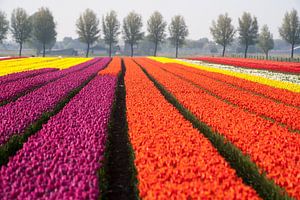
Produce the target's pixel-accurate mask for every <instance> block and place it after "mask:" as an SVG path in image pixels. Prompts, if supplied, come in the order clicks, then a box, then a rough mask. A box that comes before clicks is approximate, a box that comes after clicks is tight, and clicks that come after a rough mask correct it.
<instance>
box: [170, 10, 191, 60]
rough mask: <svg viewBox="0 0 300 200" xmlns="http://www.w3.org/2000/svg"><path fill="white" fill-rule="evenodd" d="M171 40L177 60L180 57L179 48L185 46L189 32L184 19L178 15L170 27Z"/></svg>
mask: <svg viewBox="0 0 300 200" xmlns="http://www.w3.org/2000/svg"><path fill="white" fill-rule="evenodd" d="M169 32H170V40H171V43H172V44H173V45H174V46H175V48H176V58H177V57H178V48H179V47H181V46H182V45H183V44H184V41H185V38H186V36H188V34H189V31H188V28H187V25H186V24H185V21H184V18H183V17H182V16H180V15H176V16H175V17H173V18H172V21H171V24H170V25H169Z"/></svg>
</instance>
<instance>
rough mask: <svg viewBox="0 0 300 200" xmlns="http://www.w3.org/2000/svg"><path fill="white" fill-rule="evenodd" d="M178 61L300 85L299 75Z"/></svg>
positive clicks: (185, 60) (194, 61)
mask: <svg viewBox="0 0 300 200" xmlns="http://www.w3.org/2000/svg"><path fill="white" fill-rule="evenodd" d="M178 60H180V61H184V62H189V63H192V64H197V65H201V66H203V67H205V66H207V67H211V68H217V69H224V70H230V71H234V72H239V73H243V74H249V75H255V76H262V77H265V78H269V79H273V80H278V81H284V82H290V83H296V84H300V75H294V74H285V73H280V72H272V71H268V70H260V69H249V68H242V67H235V66H230V65H221V64H213V63H207V62H202V61H196V60H187V59H178Z"/></svg>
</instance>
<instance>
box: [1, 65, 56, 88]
mask: <svg viewBox="0 0 300 200" xmlns="http://www.w3.org/2000/svg"><path fill="white" fill-rule="evenodd" d="M57 70H58V69H54V68H44V69H36V70H30V71H25V72H17V73H13V74H8V75H5V76H0V84H7V83H9V82H13V81H16V80H20V79H24V78H29V77H34V76H37V75H41V74H44V73H48V72H54V71H57Z"/></svg>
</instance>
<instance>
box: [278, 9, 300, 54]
mask: <svg viewBox="0 0 300 200" xmlns="http://www.w3.org/2000/svg"><path fill="white" fill-rule="evenodd" d="M299 21H300V20H299V17H298V13H297V11H296V10H294V9H293V10H292V11H291V12H290V13H288V12H287V13H286V14H285V16H284V18H283V22H282V25H281V27H280V28H279V34H280V36H281V37H282V39H284V40H285V41H287V42H288V43H289V44H291V45H292V51H291V57H292V58H293V57H294V47H295V45H296V44H300V22H299Z"/></svg>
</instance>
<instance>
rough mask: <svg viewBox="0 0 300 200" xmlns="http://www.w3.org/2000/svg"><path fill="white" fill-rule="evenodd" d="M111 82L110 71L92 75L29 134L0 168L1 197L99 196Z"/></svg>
mask: <svg viewBox="0 0 300 200" xmlns="http://www.w3.org/2000/svg"><path fill="white" fill-rule="evenodd" d="M82 73H83V72H82ZM116 82H117V77H115V76H110V75H104V76H96V78H95V79H93V80H92V81H91V82H90V83H89V84H88V85H87V86H86V87H84V88H83V89H82V90H81V91H80V92H79V93H78V94H77V95H76V96H75V97H74V98H73V99H72V100H71V101H70V102H69V103H68V104H67V105H66V106H65V107H64V108H63V109H62V110H61V111H60V112H59V113H58V114H57V115H55V116H53V117H52V118H50V120H49V121H48V123H47V124H45V125H44V126H43V128H42V129H41V130H40V131H39V132H37V133H36V134H35V135H34V136H31V137H30V138H29V140H28V141H27V142H26V143H25V144H24V146H23V148H22V149H21V150H20V151H19V152H18V153H17V154H16V155H15V156H14V157H12V158H11V159H10V161H9V163H8V164H7V166H2V168H1V171H0V174H1V176H0V194H1V195H2V198H3V199H40V198H42V199H97V198H98V196H99V189H98V188H99V185H98V184H99V183H98V176H97V171H98V170H99V169H100V167H101V164H100V163H101V160H102V159H103V153H104V148H105V141H106V135H107V127H108V122H109V117H110V112H111V107H112V104H113V99H114V92H115V87H116ZM47 98H48V97H47Z"/></svg>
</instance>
